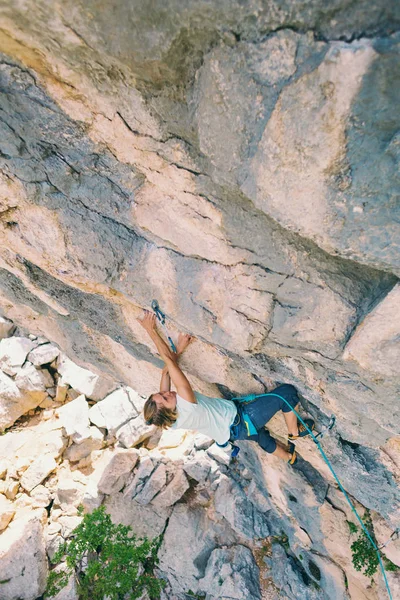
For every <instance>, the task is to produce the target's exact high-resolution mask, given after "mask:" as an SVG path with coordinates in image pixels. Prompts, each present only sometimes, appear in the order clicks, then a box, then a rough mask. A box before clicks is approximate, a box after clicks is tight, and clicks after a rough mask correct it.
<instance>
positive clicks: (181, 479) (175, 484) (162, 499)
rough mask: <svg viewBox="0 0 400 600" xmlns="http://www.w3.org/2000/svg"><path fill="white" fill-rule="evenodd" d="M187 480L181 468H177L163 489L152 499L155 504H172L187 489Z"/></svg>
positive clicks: (162, 505)
mask: <svg viewBox="0 0 400 600" xmlns="http://www.w3.org/2000/svg"><path fill="white" fill-rule="evenodd" d="M189 487H190V486H189V482H188V480H187V477H186V475H185V473H184V472H183V470H182V469H178V470H177V472H176V473H175V475H174V477H173V478H172V480H171V481H170V482H169V483H168V485H167V487H166V488H165V490H163V491H162V492H160V493H159V494H158V495H157V496H156V497H155V498H154V500H153V504H154V505H155V506H161V507H164V506H172V505H173V504H175V502H178V500H180V499H181V498H182V496H183V494H184V493H185V492H186V491H187V490H188V489H189Z"/></svg>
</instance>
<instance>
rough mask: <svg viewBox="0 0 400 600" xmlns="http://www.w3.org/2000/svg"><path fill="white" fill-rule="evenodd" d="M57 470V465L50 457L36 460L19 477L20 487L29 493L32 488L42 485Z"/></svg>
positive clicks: (45, 456)
mask: <svg viewBox="0 0 400 600" xmlns="http://www.w3.org/2000/svg"><path fill="white" fill-rule="evenodd" d="M56 468H57V463H56V461H55V460H54V458H53V456H51V455H44V456H42V457H39V458H36V459H35V460H34V461H33V463H32V464H31V466H30V467H28V469H27V470H26V471H25V472H24V474H23V475H22V477H21V485H22V487H23V488H24V489H25V490H26V491H27V492H30V491H31V490H33V488H34V487H36V486H37V485H39V483H42V481H43V480H44V479H46V477H48V475H50V473H51V472H52V471H54V470H55V469H56Z"/></svg>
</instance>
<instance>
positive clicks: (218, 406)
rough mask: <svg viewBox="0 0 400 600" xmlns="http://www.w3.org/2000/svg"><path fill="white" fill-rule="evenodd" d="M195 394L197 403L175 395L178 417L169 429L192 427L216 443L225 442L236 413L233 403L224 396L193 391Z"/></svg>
mask: <svg viewBox="0 0 400 600" xmlns="http://www.w3.org/2000/svg"><path fill="white" fill-rule="evenodd" d="M195 396H196V400H197V404H193V403H192V402H188V401H187V400H184V398H181V396H179V395H178V394H177V395H176V410H177V411H178V418H177V420H176V421H175V423H174V424H173V425H172V426H171V429H193V430H195V431H198V432H199V433H204V434H205V435H208V436H209V437H210V438H211V439H213V440H215V441H216V442H217V443H218V444H225V442H227V441H228V440H229V436H230V426H231V425H232V423H233V421H234V420H235V417H236V414H237V410H236V406H235V404H234V403H233V402H232V401H231V400H225V399H224V398H208V396H203V394H200V393H199V392H195Z"/></svg>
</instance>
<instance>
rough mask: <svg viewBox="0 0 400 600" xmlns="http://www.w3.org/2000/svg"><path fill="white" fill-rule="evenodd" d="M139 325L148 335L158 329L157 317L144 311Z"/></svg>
mask: <svg viewBox="0 0 400 600" xmlns="http://www.w3.org/2000/svg"><path fill="white" fill-rule="evenodd" d="M138 321H139V323H140V324H141V326H142V327H143V329H145V330H146V331H147V332H148V333H150V331H154V330H155V328H156V315H155V314H154V313H151V312H150V311H148V310H144V311H143V316H142V318H141V319H140V318H139V319H138Z"/></svg>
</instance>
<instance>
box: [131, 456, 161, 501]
mask: <svg viewBox="0 0 400 600" xmlns="http://www.w3.org/2000/svg"><path fill="white" fill-rule="evenodd" d="M153 470H154V464H153V462H152V460H151V458H150V457H149V456H143V457H141V458H140V462H139V466H138V467H137V469H136V471H135V473H134V475H133V477H132V480H131V481H129V482H128V485H127V486H126V489H125V490H124V496H126V497H127V498H133V497H134V496H135V495H136V494H138V493H139V492H140V490H141V489H142V488H143V486H144V485H145V482H146V480H147V479H148V477H150V475H151V474H152V472H153Z"/></svg>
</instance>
